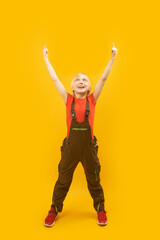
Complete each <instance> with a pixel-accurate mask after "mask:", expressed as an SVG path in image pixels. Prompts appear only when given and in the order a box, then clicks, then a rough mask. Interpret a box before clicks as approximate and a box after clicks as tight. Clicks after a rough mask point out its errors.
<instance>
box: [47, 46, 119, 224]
mask: <svg viewBox="0 0 160 240" xmlns="http://www.w3.org/2000/svg"><path fill="white" fill-rule="evenodd" d="M117 50H118V49H116V48H115V46H114V44H113V47H112V52H111V54H112V57H111V60H110V62H109V64H108V65H107V67H106V68H105V71H104V73H103V74H102V76H101V78H100V80H99V81H98V83H97V85H96V87H95V90H94V92H93V93H92V94H90V91H91V84H90V80H89V78H88V77H87V76H86V75H85V74H83V73H79V74H76V76H75V77H74V78H73V80H72V83H71V89H72V92H73V95H71V94H70V93H68V92H67V91H66V90H65V88H64V86H63V84H62V83H61V82H60V81H59V79H58V77H57V75H56V73H55V71H54V69H53V67H52V66H51V64H50V62H49V60H48V49H47V48H46V45H45V47H44V49H43V55H44V59H45V62H46V65H47V68H48V71H49V74H50V76H51V78H52V80H53V82H54V84H55V86H56V88H57V90H58V92H59V93H60V95H61V97H62V98H63V100H64V102H65V104H66V110H67V137H65V138H64V140H63V144H62V146H61V160H60V162H59V164H58V172H59V176H58V180H57V182H56V184H55V186H54V191H53V197H52V205H51V209H50V211H49V212H48V216H47V217H46V219H45V222H44V225H45V226H47V227H51V226H53V225H54V223H55V219H56V218H57V217H58V212H61V211H62V209H63V201H64V199H65V197H66V195H67V192H68V190H69V188H70V185H71V182H72V177H73V173H74V170H75V168H76V166H77V164H78V163H79V162H81V163H82V165H83V168H84V171H85V175H86V179H87V184H88V189H89V192H90V194H91V196H92V198H93V206H94V209H95V210H96V211H97V217H98V219H97V223H98V224H99V225H106V224H107V217H106V211H105V208H104V201H105V199H104V193H103V189H102V186H101V184H100V176H99V173H100V169H101V165H100V163H99V158H98V156H97V154H98V145H97V138H96V137H95V136H94V135H93V122H94V110H95V105H96V102H97V99H98V97H99V95H100V93H101V90H102V88H103V86H104V83H105V81H106V79H107V77H108V74H109V72H110V71H111V68H112V64H113V62H114V60H115V57H116V54H117Z"/></svg>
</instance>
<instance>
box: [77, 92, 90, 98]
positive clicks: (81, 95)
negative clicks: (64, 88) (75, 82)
mask: <svg viewBox="0 0 160 240" xmlns="http://www.w3.org/2000/svg"><path fill="white" fill-rule="evenodd" d="M74 94H75V97H76V98H80V99H82V98H85V97H87V93H81V94H79V93H76V92H75V93H74Z"/></svg>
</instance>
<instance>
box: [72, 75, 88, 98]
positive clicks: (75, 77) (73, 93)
mask: <svg viewBox="0 0 160 240" xmlns="http://www.w3.org/2000/svg"><path fill="white" fill-rule="evenodd" d="M81 75H85V76H86V77H87V80H88V84H89V90H88V92H87V97H88V96H89V95H90V91H91V90H92V87H91V82H90V80H89V78H88V76H87V75H86V74H84V73H77V74H76V75H75V76H74V78H73V79H72V82H71V90H72V87H73V85H74V81H75V80H76V79H77V77H79V76H81ZM72 96H74V97H75V92H74V90H72Z"/></svg>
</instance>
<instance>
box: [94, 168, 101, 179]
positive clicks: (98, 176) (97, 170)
mask: <svg viewBox="0 0 160 240" xmlns="http://www.w3.org/2000/svg"><path fill="white" fill-rule="evenodd" d="M100 171H101V165H97V166H96V167H95V169H94V174H95V180H96V182H99V181H100Z"/></svg>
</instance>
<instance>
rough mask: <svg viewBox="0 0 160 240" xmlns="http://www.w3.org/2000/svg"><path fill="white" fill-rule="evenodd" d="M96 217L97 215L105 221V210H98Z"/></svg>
mask: <svg viewBox="0 0 160 240" xmlns="http://www.w3.org/2000/svg"><path fill="white" fill-rule="evenodd" d="M98 217H99V218H100V219H101V220H102V221H105V220H106V212H105V211H99V212H98Z"/></svg>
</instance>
